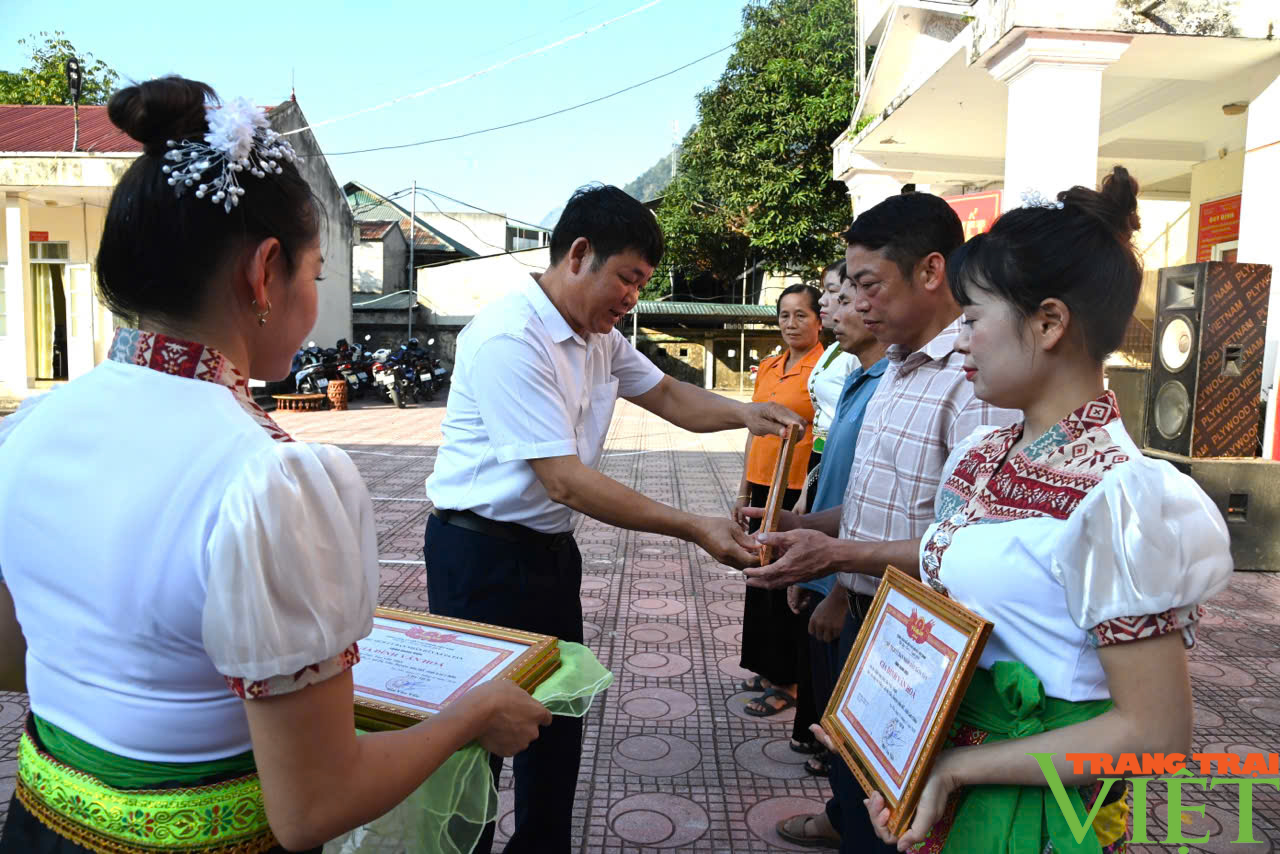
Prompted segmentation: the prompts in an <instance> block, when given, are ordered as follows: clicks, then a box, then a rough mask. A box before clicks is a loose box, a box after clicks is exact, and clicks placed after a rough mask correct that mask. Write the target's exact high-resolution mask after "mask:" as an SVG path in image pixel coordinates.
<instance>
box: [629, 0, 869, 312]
mask: <svg viewBox="0 0 1280 854" xmlns="http://www.w3.org/2000/svg"><path fill="white" fill-rule="evenodd" d="M853 6H854V4H852V3H850V2H849V0H768V2H765V3H751V4H749V5H748V6H747V7H746V9H744V10H743V13H742V23H743V26H742V35H741V37H740V39H739V41H738V44H737V46H736V47H735V49H734V52H733V54H732V55H731V56H730V58H729V62H728V65H727V67H726V68H725V71H724V74H723V75H721V77H720V80H719V82H717V83H716V85H715V86H713V87H711V88H709V89H707V90H705V91H704V92H702V94H701V95H699V96H698V124H697V125H696V126H695V127H694V128H693V129H692V130H690V131H689V133H688V134H687V135H686V136H685V139H684V142H683V145H682V150H681V155H680V161H679V164H678V166H677V173H676V177H675V180H673V181H672V182H671V184H670V185H668V186H667V188H666V191H665V194H664V196H663V201H662V207H661V208H660V209H659V211H658V218H659V220H660V221H661V223H662V226H663V229H664V230H665V232H666V235H667V241H668V244H667V245H668V247H669V248H668V251H669V253H670V256H671V264H672V265H673V266H674V267H675V268H676V269H678V270H681V271H687V272H689V273H712V274H713V275H715V277H716V278H717V279H718V280H720V281H721V282H723V283H725V284H726V285H728V284H729V282H730V281H731V280H732V279H733V278H734V277H735V276H738V275H740V274H741V273H742V270H743V267H744V262H745V261H746V260H747V259H748V258H749V259H750V261H751V262H753V263H754V262H757V261H759V262H762V263H763V266H764V267H766V268H768V269H772V270H798V271H805V272H808V273H811V274H816V273H817V271H818V270H819V269H820V268H821V267H822V266H823V265H824V264H826V263H828V262H829V261H830V260H831V259H833V258H835V257H837V256H838V255H839V254H840V252H841V251H842V248H843V247H842V245H841V244H840V242H839V240H838V239H837V237H836V235H837V234H838V232H839V231H841V230H842V229H843V228H844V227H846V226H847V224H848V219H849V198H848V193H847V191H846V189H845V187H844V185H843V184H841V183H840V182H838V181H835V180H833V179H832V177H831V143H832V141H834V140H835V138H836V137H837V136H839V134H840V133H841V132H842V131H843V130H845V128H847V127H848V126H849V117H850V114H851V112H852V109H853V102H854V94H855V92H854V87H855V78H856V72H857V42H856V28H855V26H854V8H853ZM654 279H655V282H654V284H653V288H654V290H655V291H657V292H659V293H660V292H661V290H660V289H661V285H662V282H661V281H657V279H658V277H657V276H655V277H654Z"/></svg>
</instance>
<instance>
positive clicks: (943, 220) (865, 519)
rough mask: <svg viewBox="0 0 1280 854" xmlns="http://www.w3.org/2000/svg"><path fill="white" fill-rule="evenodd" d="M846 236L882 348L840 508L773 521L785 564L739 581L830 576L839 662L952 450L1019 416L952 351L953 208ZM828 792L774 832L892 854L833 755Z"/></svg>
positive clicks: (929, 207) (920, 205) (955, 316)
mask: <svg viewBox="0 0 1280 854" xmlns="http://www.w3.org/2000/svg"><path fill="white" fill-rule="evenodd" d="M843 236H844V238H845V241H846V242H847V243H848V249H847V250H846V252H845V264H846V267H847V273H846V275H847V277H848V279H849V280H850V281H851V282H852V283H853V284H854V286H855V288H856V293H857V300H856V302H855V303H854V308H856V309H857V311H858V313H859V314H860V315H861V316H862V321H863V323H864V324H865V325H866V327H867V328H868V329H869V330H870V331H871V332H872V333H873V334H874V335H875V336H876V337H877V338H879V339H880V340H881V341H883V342H885V343H886V344H888V345H889V348H888V358H889V366H888V368H887V369H886V370H885V373H884V377H883V378H882V379H881V381H880V386H879V387H878V388H877V389H876V392H875V394H874V395H873V396H872V398H871V400H870V401H869V402H868V403H867V410H866V414H865V416H864V417H863V422H862V430H861V432H860V433H859V435H858V449H857V452H856V453H855V456H854V460H853V469H852V471H851V473H850V475H849V486H848V488H847V490H846V492H845V497H844V506H843V507H839V508H832V509H831V510H829V511H826V512H824V513H813V514H809V515H806V516H796V515H794V514H791V513H784V514H782V515H781V517H780V519H779V532H778V533H774V534H764V535H761V536H760V539H761V540H762V541H763V542H768V543H771V544H772V545H773V546H774V547H775V548H776V549H778V550H779V551H781V552H782V557H781V558H780V559H779V560H778V561H776V562H775V563H773V564H770V565H769V566H765V567H758V568H754V569H748V570H746V575H747V578H748V584H751V585H756V586H762V587H770V588H773V587H783V586H786V585H789V584H795V583H798V582H800V581H806V580H809V579H812V578H820V577H822V576H826V575H830V574H832V573H834V572H838V573H839V574H840V582H841V584H842V585H844V587H845V588H846V589H847V591H848V597H849V613H848V615H847V617H846V620H845V626H844V629H843V630H842V632H841V634H840V645H841V653H840V654H841V657H842V658H847V657H848V654H849V649H850V648H852V646H853V642H854V639H855V638H856V637H857V635H858V630H859V629H860V628H861V627H862V620H863V617H864V616H865V614H866V610H867V607H868V606H869V605H870V604H871V598H872V596H873V595H874V594H875V591H876V587H877V586H878V584H879V578H878V576H879V575H880V574H881V573H882V572H883V570H884V567H885V566H886V565H889V564H896V565H899V566H914V565H915V564H916V560H917V556H916V549H917V548H918V542H917V541H918V540H919V538H920V537H921V536H923V535H924V532H925V529H926V528H928V527H929V525H930V524H931V523H932V522H933V521H934V513H933V505H934V497H935V496H936V494H937V491H938V486H939V483H940V481H941V479H942V469H943V466H944V464H945V463H946V460H947V457H948V456H949V455H950V453H951V451H952V449H953V448H955V447H956V445H957V444H959V442H960V441H961V440H963V439H964V438H965V437H966V436H968V435H969V434H970V433H972V432H973V431H974V430H975V429H977V428H978V427H980V426H984V425H989V426H991V427H997V426H1004V425H1007V424H1011V423H1013V422H1015V421H1018V420H1020V419H1021V413H1018V412H1014V411H1010V410H1005V409H996V408H995V407H991V406H988V405H987V404H985V403H983V402H982V401H980V400H978V399H977V398H976V397H974V394H973V385H972V383H970V382H969V381H968V378H967V377H966V376H965V374H964V371H963V362H964V355H963V354H962V353H958V352H956V349H955V342H956V339H957V338H959V336H960V332H961V328H962V325H961V324H962V318H961V317H960V313H961V312H960V306H959V305H958V304H957V303H956V301H955V299H954V297H952V295H951V289H950V286H949V285H948V283H947V272H946V258H947V256H948V255H949V254H950V253H951V252H952V250H954V249H956V248H957V247H959V246H960V245H961V244H962V243H963V242H964V230H963V228H962V227H961V225H960V219H959V217H957V216H956V214H955V212H954V211H953V210H952V209H951V206H950V205H948V204H947V203H946V202H945V201H943V200H942V199H941V198H939V197H937V196H934V195H930V194H928V193H908V194H903V195H900V196H894V197H891V198H889V199H887V200H885V201H883V202H881V203H880V204H878V205H876V206H875V207H873V208H871V209H870V210H867V211H866V212H865V213H863V214H861V215H860V216H858V218H857V219H856V220H854V223H853V225H852V226H850V228H849V230H848V231H846V232H845V233H844V235H843ZM860 573H868V574H865V575H864V574H860ZM831 788H832V792H833V797H832V799H831V801H829V802H828V803H827V809H826V812H825V814H824V813H818V814H817V815H798V816H793V817H791V818H789V819H786V820H784V821H781V822H779V823H778V833H779V835H781V836H782V837H783V838H784V839H786V840H788V841H791V842H795V843H798V844H801V845H808V846H815V845H820V844H822V843H823V842H827V843H829V844H830V846H831V847H834V846H835V844H836V843H837V839H838V840H839V843H838V844H839V847H840V850H841V851H842V852H855V851H856V852H865V851H878V850H880V851H883V850H892V849H889V848H887V846H885V845H884V844H883V843H881V842H880V841H879V839H878V838H877V837H876V835H875V832H874V831H873V830H872V827H871V821H870V817H869V816H868V814H867V810H866V807H865V806H864V805H863V803H862V801H863V798H865V797H866V795H865V794H864V793H863V792H862V789H861V787H860V786H859V785H858V783H857V781H856V780H855V779H854V778H853V775H852V774H851V773H850V772H849V769H848V768H847V767H846V766H845V765H844V763H843V762H841V761H840V760H839V757H835V756H833V762H832V764H831Z"/></svg>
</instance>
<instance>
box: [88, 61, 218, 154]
mask: <svg viewBox="0 0 1280 854" xmlns="http://www.w3.org/2000/svg"><path fill="white" fill-rule="evenodd" d="M217 100H218V96H217V93H215V92H214V91H213V87H211V86H209V85H208V84H207V83H201V82H199V81H197V80H188V79H186V78H185V77H177V76H169V77H158V78H156V79H155V80H148V81H146V82H145V83H139V84H137V85H135V86H129V87H126V88H124V89H121V90H120V91H118V92H116V93H115V94H114V95H112V96H111V101H110V103H108V104H107V116H108V117H110V119H111V121H112V123H113V124H114V125H115V126H116V127H118V128H120V130H122V131H124V132H125V133H127V134H129V136H131V137H133V138H134V139H136V140H137V141H138V142H140V143H142V146H143V148H144V149H145V150H146V152H147V153H148V154H152V155H156V154H162V153H163V152H164V150H165V143H166V142H167V141H168V140H171V139H186V138H188V137H196V136H201V135H203V134H204V132H205V131H206V130H208V127H209V125H208V122H207V120H206V119H205V113H204V108H205V104H207V103H210V102H217Z"/></svg>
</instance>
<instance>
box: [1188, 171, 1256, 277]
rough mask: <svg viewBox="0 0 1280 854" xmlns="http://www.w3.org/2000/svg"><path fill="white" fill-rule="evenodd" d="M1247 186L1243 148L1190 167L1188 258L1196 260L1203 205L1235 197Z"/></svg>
mask: <svg viewBox="0 0 1280 854" xmlns="http://www.w3.org/2000/svg"><path fill="white" fill-rule="evenodd" d="M1243 186H1244V151H1232V152H1230V153H1228V154H1227V156H1226V157H1221V158H1216V159H1214V160H1206V161H1204V162H1203V163H1197V164H1196V165H1195V166H1192V167H1191V211H1190V213H1189V215H1188V217H1187V219H1188V220H1189V222H1188V223H1187V259H1188V261H1195V260H1196V232H1197V231H1198V230H1199V227H1200V205H1202V204H1204V203H1205V202H1211V201H1213V200H1214V199H1220V198H1222V197H1223V196H1234V195H1235V194H1236V193H1239V192H1240V189H1241V188H1242V187H1243Z"/></svg>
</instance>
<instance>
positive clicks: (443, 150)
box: [0, 0, 745, 222]
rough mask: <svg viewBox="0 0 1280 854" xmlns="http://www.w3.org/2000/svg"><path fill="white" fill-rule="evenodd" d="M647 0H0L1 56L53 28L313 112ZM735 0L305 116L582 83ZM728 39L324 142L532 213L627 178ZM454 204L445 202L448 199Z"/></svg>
mask: <svg viewBox="0 0 1280 854" xmlns="http://www.w3.org/2000/svg"><path fill="white" fill-rule="evenodd" d="M644 2H646V0H538V2H536V3H533V2H517V0H491V2H486V0H478V1H477V2H469V3H468V2H439V0H431V2H422V1H421V0H420V2H408V0H384V1H383V2H380V3H359V4H356V3H339V2H332V0H318V1H317V2H312V3H272V2H260V3H237V2H232V3H224V4H194V5H193V4H182V3H173V2H167V3H160V2H150V1H149V0H148V2H136V0H126V2H124V3H102V2H85V1H84V0H44V2H41V3H22V2H19V0H0V8H2V9H3V17H4V21H5V24H4V32H3V36H2V37H0V68H5V69H14V68H17V67H20V66H21V65H23V64H25V60H26V54H24V52H23V51H22V49H20V48H19V47H18V45H17V44H16V42H17V39H18V38H20V37H22V36H24V35H26V34H29V33H33V32H38V31H40V30H54V29H61V30H63V31H64V32H65V33H66V34H67V37H68V38H70V39H71V41H72V42H73V43H74V44H75V45H76V47H77V49H79V50H81V51H89V52H92V53H93V54H94V55H95V56H96V57H98V58H101V59H103V60H105V61H106V62H108V63H109V64H110V65H112V66H113V67H114V68H115V69H116V70H117V71H118V72H120V74H121V75H122V77H127V78H134V79H146V78H149V77H154V76H157V75H161V74H167V73H179V74H183V75H185V76H188V77H195V78H197V79H200V80H204V81H205V82H207V83H210V84H211V85H212V86H213V87H214V88H215V89H217V90H218V92H219V94H221V95H222V96H223V97H230V96H235V95H244V96H246V97H248V98H250V99H252V100H253V101H255V102H256V103H259V104H263V105H269V104H275V103H278V102H280V101H282V100H285V99H287V98H288V97H289V86H290V79H291V75H296V84H297V91H298V102H299V104H300V105H301V106H302V109H303V111H304V112H305V113H306V116H307V118H308V120H310V121H311V122H313V123H316V122H322V121H324V120H326V119H329V118H333V117H336V116H340V115H343V114H346V113H349V112H353V111H355V110H359V109H362V108H365V107H369V106H373V105H375V104H378V103H381V102H383V101H386V100H390V99H392V98H395V97H398V96H401V95H406V94H409V93H411V92H416V91H419V90H422V89H426V88H428V87H430V86H433V85H436V84H439V83H443V82H446V81H449V80H452V79H455V78H457V77H461V76H463V75H465V74H469V73H471V72H474V71H478V70H480V69H482V68H485V67H487V66H490V65H493V64H495V63H498V62H501V61H502V60H505V59H508V58H510V57H513V56H516V55H518V54H521V53H524V52H527V51H530V50H534V49H535V48H539V47H542V46H543V45H546V44H549V43H551V42H554V41H557V40H559V39H561V38H564V37H566V36H570V35H573V34H575V33H578V32H581V31H583V30H586V29H588V28H590V27H593V26H595V25H597V24H600V23H601V22H603V21H607V20H609V19H611V18H615V17H617V16H619V15H622V14H624V13H626V12H628V11H630V10H633V9H635V8H637V7H639V6H641V5H643V4H644ZM744 2H745V0H661V2H660V3H659V4H658V5H656V6H654V7H652V8H650V9H647V10H645V11H643V12H639V13H637V14H635V15H632V16H630V17H628V18H626V19H624V20H621V21H618V22H616V23H614V24H611V25H610V26H608V27H605V28H604V29H602V30H598V31H596V32H594V33H591V34H589V35H586V36H584V37H582V38H581V39H578V40H576V41H573V42H570V43H568V44H565V45H563V46H561V47H558V48H555V49H553V50H551V51H549V52H547V53H544V54H542V55H539V56H535V57H531V58H529V59H524V60H521V61H519V62H516V63H514V64H511V65H508V66H506V67H504V68H501V69H499V70H497V71H494V72H491V73H489V74H487V75H485V76H483V77H479V78H476V79H472V80H468V81H466V82H463V83H460V84H458V85H457V86H454V87H451V88H447V89H444V90H441V91H439V92H435V93H432V94H429V95H426V96H424V97H422V98H418V99H414V100H409V101H404V102H401V103H399V104H396V105H394V106H391V107H388V108H386V109H384V110H381V111H378V112H374V113H369V114H366V115H362V116H359V117H357V118H352V119H347V120H345V121H341V122H337V123H334V124H329V125H325V126H323V127H319V128H316V130H315V133H316V136H317V138H318V139H319V141H320V144H321V146H322V147H323V148H324V149H325V150H326V151H333V152H336V151H345V150H349V149H358V148H368V147H372V146H377V145H390V144H397V143H404V142H413V141H416V140H420V139H428V138H431V137H439V136H448V135H451V134H455V133H464V132H467V131H470V130H475V129H478V128H484V127H490V126H492V125H498V124H503V123H505V122H508V121H514V120H518V119H522V118H526V117H529V116H534V115H538V114H540V113H545V112H550V111H552V110H556V109H559V108H562V107H566V106H570V105H572V104H576V103H579V102H581V101H586V100H589V99H591V98H594V97H598V96H600V95H604V94H607V93H609V92H612V91H614V90H616V89H621V88H623V87H624V86H629V85H631V84H633V83H637V82H639V81H641V80H644V79H646V78H649V77H652V76H654V75H657V74H660V73H662V72H665V71H668V70H670V69H672V68H675V67H677V66H680V65H683V64H685V63H686V62H689V61H690V60H693V59H696V58H697V57H699V56H702V55H704V54H707V53H710V52H711V51H713V50H715V49H717V48H720V47H723V46H725V45H728V44H731V43H732V42H733V41H734V40H735V39H736V37H737V34H738V32H739V30H740V28H741V11H742V7H743V4H744ZM728 56H729V53H728V52H725V53H721V54H718V55H716V56H714V57H712V58H710V59H708V60H705V61H704V62H701V63H699V64H697V65H695V66H693V67H691V68H688V69H685V70H684V71H681V72H679V73H677V74H674V75H672V76H670V77H667V78H665V79H663V80H660V81H658V82H656V83H652V84H650V85H648V86H645V87H642V88H640V89H637V90H635V91H632V92H628V93H626V94H623V95H620V96H618V97H616V98H613V99H610V100H608V101H605V102H603V103H600V104H596V105H593V106H590V107H585V108H583V109H581V110H578V111H575V112H572V113H568V114H566V115H563V116H558V117H554V118H551V119H547V120H544V121H541V122H535V123H533V124H529V125H524V126H522V127H517V128H512V129H509V130H503V131H497V132H494V133H490V134H486V135H482V136H476V137H472V138H470V139H464V140H457V141H454V142H446V143H437V144H434V145H427V146H421V147H418V148H408V149H402V150H399V151H386V152H376V153H370V154H358V155H349V156H343V157H331V158H330V160H329V164H330V167H331V168H332V169H333V172H334V175H335V177H337V179H338V181H339V182H340V183H341V182H344V181H348V180H358V181H360V182H362V183H364V184H367V185H368V186H370V187H372V188H374V189H376V190H379V191H382V192H386V193H390V192H393V191H395V190H398V189H400V188H402V187H407V186H409V183H410V181H411V180H413V179H415V178H416V179H417V181H418V183H419V185H421V186H424V187H429V188H431V189H433V190H438V191H440V192H443V193H447V194H449V195H451V196H453V197H455V198H458V199H462V200H465V201H468V202H471V203H472V204H475V205H479V206H480V207H484V208H487V209H489V210H495V211H503V212H505V213H508V214H510V215H511V216H514V217H517V218H520V219H525V220H530V221H533V222H538V221H540V220H541V219H542V218H543V217H544V216H545V215H546V214H547V212H548V211H550V210H552V209H553V208H555V207H557V206H558V205H560V204H562V203H563V201H564V199H565V198H567V197H568V195H569V193H570V192H572V190H573V189H574V188H575V187H576V186H578V185H580V184H583V183H586V182H588V181H604V182H608V183H614V184H618V185H622V184H625V183H627V182H628V181H630V180H632V179H633V178H635V177H636V176H637V175H639V174H640V173H641V172H643V171H644V170H645V169H647V168H648V167H649V166H650V165H652V164H653V163H654V161H656V160H658V159H659V158H660V157H662V156H664V155H665V154H666V153H667V152H668V151H669V150H670V147H671V140H672V128H671V123H672V121H675V122H678V123H679V132H680V134H681V135H682V136H683V134H684V133H685V131H687V130H688V129H689V126H690V124H691V123H692V122H693V120H694V119H695V116H696V112H695V104H694V98H695V95H696V94H697V93H698V92H699V91H701V90H702V89H704V88H705V87H707V86H709V85H711V84H712V83H713V82H714V81H715V80H716V79H717V78H718V77H719V75H720V73H721V72H722V71H723V70H724V66H725V62H726V60H727V59H728ZM450 207H453V208H454V209H456V206H451V205H447V204H446V206H445V209H446V210H448V209H450Z"/></svg>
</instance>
